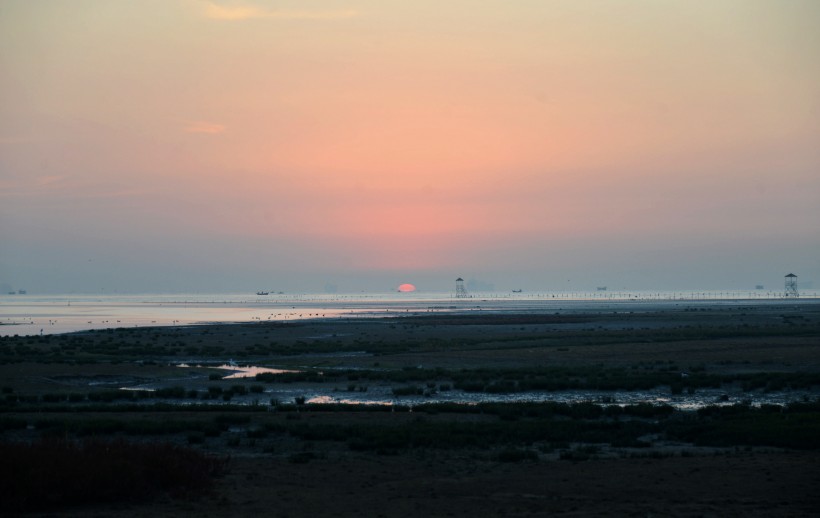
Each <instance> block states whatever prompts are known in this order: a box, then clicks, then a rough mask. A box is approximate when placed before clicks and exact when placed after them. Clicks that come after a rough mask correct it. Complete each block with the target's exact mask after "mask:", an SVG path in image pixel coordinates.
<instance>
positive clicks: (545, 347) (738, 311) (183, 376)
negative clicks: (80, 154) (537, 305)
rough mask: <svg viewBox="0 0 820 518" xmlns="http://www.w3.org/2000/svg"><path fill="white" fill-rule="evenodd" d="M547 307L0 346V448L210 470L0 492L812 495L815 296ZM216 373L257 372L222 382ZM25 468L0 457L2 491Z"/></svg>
mask: <svg viewBox="0 0 820 518" xmlns="http://www.w3.org/2000/svg"><path fill="white" fill-rule="evenodd" d="M553 309H554V308H550V311H548V312H547V311H536V310H528V311H521V310H516V311H494V312H486V313H482V314H476V313H466V312H462V313H452V314H446V313H436V314H432V315H418V314H416V315H409V316H390V317H383V318H373V317H370V318H345V319H338V318H336V319H324V320H323V319H317V320H305V321H299V322H287V323H285V322H277V323H270V322H256V323H252V324H218V325H207V326H191V327H160V328H150V327H146V328H129V329H110V330H96V331H93V332H80V333H71V334H63V335H51V336H42V337H40V336H21V337H13V336H12V337H5V338H2V339H0V361H2V364H1V365H0V379H2V391H3V394H2V414H0V424H2V427H1V428H0V429H1V430H2V432H0V433H2V440H3V444H4V445H6V446H9V445H10V446H9V447H11V448H12V449H16V450H19V449H20V448H22V445H28V446H27V447H33V448H35V449H36V450H37V451H52V450H48V448H52V449H53V448H57V450H53V451H56V452H57V453H54V455H68V456H69V457H70V456H72V455H74V456H75V458H80V457H77V456H81V455H83V451H85V450H84V449H83V448H87V449H88V450H89V451H96V450H93V448H95V447H97V446H96V444H97V443H96V442H95V441H115V442H116V444H118V445H119V450H118V449H117V448H109V450H111V451H120V452H125V453H123V455H125V456H126V457H127V455H128V454H127V452H129V451H130V450H129V448H134V447H135V446H134V445H138V444H144V443H146V442H148V443H150V444H154V445H162V447H163V448H172V449H174V451H178V452H180V453H178V455H179V456H180V458H186V459H189V460H188V461H187V462H191V463H192V465H207V466H210V468H209V470H210V471H209V473H211V475H212V476H210V477H209V479H208V482H207V483H206V482H205V481H203V480H201V479H196V480H185V479H184V477H181V478H180V480H176V479H174V480H168V481H165V482H163V483H162V484H159V485H158V486H157V487H155V489H154V490H152V491H147V490H146V491H143V493H141V494H133V495H131V494H129V495H125V496H123V495H122V494H120V493H117V492H116V491H113V490H111V491H107V490H106V487H103V486H105V485H106V484H107V483H108V482H106V481H105V480H107V479H105V478H104V479H102V481H98V482H96V483H97V484H101V486H100V487H99V488H97V489H98V490H97V491H90V492H89V493H88V496H87V498H86V499H85V500H82V499H81V500H80V501H74V500H72V501H67V500H60V499H59V498H51V499H49V498H43V497H42V495H39V494H38V491H41V492H42V491H46V490H47V489H45V488H50V487H54V486H49V485H48V484H47V483H46V482H45V481H43V482H42V483H41V484H39V485H37V484H29V487H23V488H19V489H18V490H17V491H16V494H18V495H20V497H19V498H17V499H8V500H6V501H5V503H4V504H2V505H5V506H6V508H7V510H10V511H36V512H54V511H55V510H59V511H61V512H74V513H76V514H79V515H82V514H87V513H89V512H97V513H102V514H106V513H110V512H117V513H122V514H126V515H133V516H143V515H148V514H156V513H167V514H201V513H205V514H208V515H212V516H218V515H226V516H227V515H236V514H237V513H240V514H245V513H249V512H259V513H263V514H264V513H265V512H266V510H267V511H271V510H273V509H275V510H276V513H277V514H281V515H288V516H308V515H316V514H317V513H320V514H331V513H334V512H335V513H337V514H340V515H347V514H373V515H378V514H383V515H397V514H404V515H407V514H414V513H425V514H432V515H465V514H476V513H480V514H486V513H491V514H521V515H528V514H529V515H537V514H550V513H552V514H556V513H569V514H572V513H575V514H588V513H590V512H609V513H613V512H615V513H618V514H621V513H623V514H629V513H641V514H647V513H651V514H661V515H663V514H672V515H681V514H684V515H686V514H725V513H727V512H728V513H729V514H740V513H743V514H752V515H761V516H762V515H767V516H772V515H784V516H789V515H799V514H804V513H806V512H811V511H812V510H816V509H817V508H818V506H820V500H819V499H818V496H817V495H816V491H814V490H812V489H811V488H816V487H818V485H820V467H819V466H820V462H818V461H820V401H818V397H820V304H818V303H817V302H816V301H798V302H789V303H787V302H784V301H776V302H773V303H762V302H760V301H755V302H754V303H748V304H745V303H743V302H742V301H740V302H731V303H729V302H726V303H714V302H710V303H685V302H681V303H679V304H658V305H653V304H641V305H638V304H636V305H631V306H630V305H620V306H618V307H617V308H615V309H613V307H612V306H611V305H601V306H599V307H596V306H595V305H589V304H587V305H584V306H583V307H582V308H581V307H576V308H573V307H572V305H571V304H568V305H566V306H565V307H562V308H561V309H560V310H558V311H554V310H553ZM183 364H184V365H186V367H180V365H183ZM235 366H239V367H244V366H255V367H263V368H266V369H268V370H267V371H258V372H254V373H253V376H246V377H231V376H232V375H234V374H236V372H238V371H240V370H242V369H239V368H237V367H235ZM570 395H574V396H573V397H569V396H570ZM686 401H698V404H696V405H688V404H678V403H680V402H686ZM676 402H677V403H676ZM362 403H369V404H362ZM55 438H59V440H61V441H68V444H67V445H66V444H63V445H62V446H55V445H54V443H53V442H52V441H53V440H55ZM60 448H63V449H62V450H60ZM66 451H68V453H66ZM157 451H165V452H166V453H164V454H163V455H164V456H165V457H166V458H169V455H168V454H167V451H169V450H157ZM60 452H62V453H60ZM140 455H142V457H145V454H144V452H143V453H142V454H140ZM158 455H159V454H158ZM186 455H188V457H186ZM41 457H42V456H41ZM29 458H40V457H38V456H37V455H33V454H31V455H29ZM43 458H46V459H47V458H48V457H47V456H46V457H43ZM32 462H34V461H32ZM43 462H47V461H46V460H43ZM112 462H113V461H112ZM197 463H199V464H197ZM27 465H28V468H24V467H21V466H17V465H15V464H14V463H4V467H3V468H2V469H3V470H4V473H3V480H4V482H8V481H10V480H15V479H16V478H19V473H21V470H23V469H36V468H37V466H33V467H32V465H31V463H28V464H27ZM46 465H47V464H46ZM58 465H59V466H62V467H61V468H60V469H62V470H64V471H66V472H67V473H70V472H71V469H72V468H71V463H66V464H58ZM100 469H109V468H106V467H104V466H103V465H101V467H100ZM49 471H51V472H52V473H51V475H49V476H56V477H59V476H67V475H66V473H56V472H54V471H55V470H47V469H42V472H43V473H49ZM56 471H60V470H56ZM143 471H144V472H146V473H148V472H150V470H148V469H144V470H143ZM38 473H40V472H38ZM37 480H40V479H37ZM113 480H116V478H114V479H113ZM132 482H133V481H132ZM132 485H133V486H134V487H144V485H143V486H140V485H139V484H136V483H133V484H132ZM109 489H110V488H109ZM26 491H28V493H26ZM38 495H39V496H40V497H39V498H38ZM106 495H115V496H110V497H106ZM24 496H25V497H26V498H23V497H24ZM123 501H128V502H131V504H129V507H128V508H127V509H126V508H125V507H123V504H122V502H123Z"/></svg>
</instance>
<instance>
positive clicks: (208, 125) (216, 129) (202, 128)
mask: <svg viewBox="0 0 820 518" xmlns="http://www.w3.org/2000/svg"><path fill="white" fill-rule="evenodd" d="M185 131H186V132H188V133H207V134H209V135H216V134H218V133H222V132H224V131H225V126H223V125H222V124H216V123H213V122H206V121H196V122H190V123H188V124H186V125H185Z"/></svg>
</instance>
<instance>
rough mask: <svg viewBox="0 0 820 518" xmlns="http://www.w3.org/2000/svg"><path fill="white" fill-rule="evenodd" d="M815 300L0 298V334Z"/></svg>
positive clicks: (763, 296)
mask: <svg viewBox="0 0 820 518" xmlns="http://www.w3.org/2000/svg"><path fill="white" fill-rule="evenodd" d="M797 300H799V301H800V302H808V301H811V300H814V301H817V300H818V293H817V292H812V293H803V294H801V298H800V299H783V298H782V295H781V294H780V293H779V292H767V291H763V290H752V291H748V290H747V291H689V292H669V291H666V292H650V291H633V292H622V291H595V292H566V291H561V292H539V293H510V292H491V293H474V294H472V295H471V297H470V298H466V299H457V298H455V297H454V295H453V294H452V293H425V292H413V293H398V292H393V293H356V294H273V293H272V294H270V295H255V294H142V295H76V294H71V295H36V294H25V295H10V294H4V295H0V336H8V335H15V334H17V335H34V334H41V333H42V334H53V333H67V332H72V331H81V330H87V329H105V328H116V327H135V326H176V325H195V324H206V323H216V322H256V321H289V320H296V319H308V318H344V317H345V316H351V315H356V316H384V315H389V314H390V313H429V312H438V311H446V312H450V311H461V312H466V311H522V312H544V311H550V312H555V311H568V310H572V311H583V310H585V309H601V308H606V307H607V305H610V304H611V305H613V306H614V307H616V308H617V307H624V306H625V305H629V307H630V308H635V307H638V306H640V305H651V306H656V305H658V304H661V305H666V304H681V303H693V304H697V303H709V304H737V303H764V302H765V303H784V304H786V303H789V304H791V303H794V302H796V301H797Z"/></svg>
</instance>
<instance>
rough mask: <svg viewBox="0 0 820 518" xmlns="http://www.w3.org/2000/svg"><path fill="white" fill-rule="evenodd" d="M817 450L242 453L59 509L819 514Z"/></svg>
mask: <svg viewBox="0 0 820 518" xmlns="http://www.w3.org/2000/svg"><path fill="white" fill-rule="evenodd" d="M818 487H820V454H818V453H817V452H812V453H778V454H765V453H754V454H750V453H744V452H741V453H737V454H731V455H723V456H704V457H690V458H680V457H678V458H665V459H615V460H590V461H584V462H575V463H573V462H568V461H553V462H524V463H517V464H499V463H492V462H487V461H481V460H475V459H473V458H471V457H470V456H469V455H463V454H461V455H459V454H453V453H435V452H417V453H411V454H406V455H400V456H389V457H384V456H370V455H347V456H345V457H342V458H333V459H318V460H313V461H311V462H308V463H304V464H294V463H291V462H287V461H284V460H283V459H281V458H276V457H260V456H254V457H239V458H234V459H233V460H232V462H231V469H230V472H229V474H228V475H226V476H225V477H224V478H223V479H222V480H220V481H219V482H218V484H217V489H216V492H215V493H214V494H213V495H211V496H207V497H202V498H200V499H197V500H193V501H192V500H166V501H163V502H159V503H156V504H150V505H144V506H138V507H126V506H121V505H116V506H106V507H95V508H83V509H77V510H75V511H72V512H70V513H65V514H64V513H61V515H62V516H108V515H111V514H116V515H119V516H128V517H150V516H213V517H221V516H281V517H292V518H298V517H315V516H552V515H562V516H642V517H643V516H767V517H768V516H817V513H818V509H820V493H818V492H817V488H818Z"/></svg>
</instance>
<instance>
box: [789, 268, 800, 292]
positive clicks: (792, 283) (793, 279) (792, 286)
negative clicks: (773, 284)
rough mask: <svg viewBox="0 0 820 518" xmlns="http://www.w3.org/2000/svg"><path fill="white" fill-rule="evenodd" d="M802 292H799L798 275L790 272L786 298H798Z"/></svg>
mask: <svg viewBox="0 0 820 518" xmlns="http://www.w3.org/2000/svg"><path fill="white" fill-rule="evenodd" d="M799 296H800V293H798V292H797V275H795V274H793V273H790V274H788V275H787V276H786V298H797V297H799Z"/></svg>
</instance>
